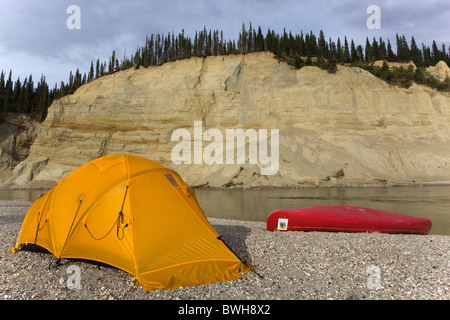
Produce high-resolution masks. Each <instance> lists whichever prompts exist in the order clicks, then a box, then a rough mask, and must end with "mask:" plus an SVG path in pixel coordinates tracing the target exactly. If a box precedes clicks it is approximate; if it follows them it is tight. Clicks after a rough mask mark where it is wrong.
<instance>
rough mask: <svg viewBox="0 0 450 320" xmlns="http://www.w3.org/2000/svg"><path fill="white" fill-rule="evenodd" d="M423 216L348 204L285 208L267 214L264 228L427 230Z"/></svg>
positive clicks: (423, 232)
mask: <svg viewBox="0 0 450 320" xmlns="http://www.w3.org/2000/svg"><path fill="white" fill-rule="evenodd" d="M430 228H431V221H430V220H428V219H425V218H419V217H412V216H408V215H404V214H399V213H394V212H389V211H381V210H376V209H369V208H361V207H349V206H321V207H310V208H299V209H284V210H277V211H274V212H272V213H271V214H270V215H269V216H268V217H267V230H271V231H272V230H302V231H343V232H380V233H418V234H428V232H429V231H430Z"/></svg>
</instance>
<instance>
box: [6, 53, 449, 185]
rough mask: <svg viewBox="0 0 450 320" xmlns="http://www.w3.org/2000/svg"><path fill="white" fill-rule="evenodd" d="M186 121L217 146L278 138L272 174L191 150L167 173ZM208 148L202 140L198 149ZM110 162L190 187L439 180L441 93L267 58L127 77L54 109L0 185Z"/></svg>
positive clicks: (444, 104) (445, 143)
mask: <svg viewBox="0 0 450 320" xmlns="http://www.w3.org/2000/svg"><path fill="white" fill-rule="evenodd" d="M195 121H200V123H201V125H202V126H201V130H202V133H204V132H205V131H206V130H208V129H217V130H218V131H219V132H221V133H223V135H224V137H225V132H226V130H227V129H237V128H242V129H243V130H248V129H252V130H255V131H257V130H260V129H268V131H269V132H270V129H278V130H279V167H278V171H277V173H276V174H273V175H262V174H261V168H262V167H264V164H262V162H259V161H258V162H257V163H256V164H250V163H249V161H245V163H244V164H239V163H236V162H237V161H236V162H235V163H233V164H227V163H225V161H224V163H223V164H217V163H214V164H208V163H205V162H202V163H200V164H196V163H194V152H195V150H194V141H192V163H190V164H175V163H174V161H173V155H172V151H173V149H174V147H175V146H177V144H178V143H179V141H172V140H171V137H172V134H173V133H174V131H175V130H176V129H180V128H183V129H186V130H187V131H189V132H191V133H192V140H194V122H195ZM217 130H216V132H217ZM203 138H204V137H203ZM216 142H217V141H216ZM210 143H212V139H211V142H209V141H207V140H204V141H203V144H202V148H203V149H202V150H200V151H201V152H203V151H204V150H205V147H206V146H208V145H209V144H210ZM197 146H198V145H197ZM223 150H226V146H225V141H224V148H223ZM269 150H270V149H269ZM197 151H198V150H197ZM247 151H248V150H247ZM113 153H132V154H138V155H142V156H145V157H148V158H150V159H153V160H156V161H158V162H160V163H162V164H163V165H165V166H168V167H170V168H173V169H175V170H176V171H178V172H179V173H180V175H181V176H182V177H183V178H184V179H185V181H186V182H187V183H189V184H190V185H192V186H210V187H224V186H225V187H231V186H240V187H264V186H276V187H297V186H302V185H314V186H317V185H361V184H380V183H381V184H383V183H398V182H411V181H416V182H424V181H436V180H439V181H440V180H450V95H449V94H448V93H442V92H438V91H436V90H433V89H430V88H427V87H424V86H419V85H415V84H414V85H412V86H411V87H410V88H408V89H404V88H399V87H394V86H390V85H388V84H386V83H385V82H383V81H382V80H380V79H378V78H376V77H374V76H373V75H371V74H370V73H368V72H366V71H364V70H361V69H359V68H354V67H345V66H339V67H338V71H337V72H336V73H335V74H330V73H328V72H326V71H323V70H321V69H319V68H317V67H304V68H301V69H299V70H296V69H294V68H293V67H291V66H289V65H287V64H285V63H279V62H278V61H277V60H276V59H274V57H273V55H272V54H270V53H254V54H248V55H229V56H217V57H208V58H191V59H185V60H180V61H175V62H170V63H166V64H164V65H162V66H155V67H149V68H142V67H141V68H139V69H134V68H132V69H128V70H125V71H120V72H117V73H114V74H112V75H108V76H104V77H101V78H98V79H96V80H94V81H92V82H90V83H89V84H87V85H84V86H82V87H80V88H79V89H78V90H77V91H76V92H75V93H74V94H72V95H69V96H66V97H64V98H62V99H59V100H57V101H55V102H54V103H53V104H52V106H51V107H50V108H49V111H48V117H47V119H46V120H45V121H44V122H43V123H42V125H40V127H39V128H38V133H37V137H36V139H35V141H34V143H33V145H32V147H31V150H30V153H29V156H28V158H27V159H26V160H24V161H23V162H21V163H19V164H18V165H17V166H16V167H15V170H14V171H13V172H12V174H11V175H10V176H9V177H8V179H6V181H5V183H4V185H3V187H6V188H30V187H33V188H42V187H43V188H48V187H51V186H52V185H53V184H54V183H56V182H57V181H59V180H60V179H61V178H63V177H64V176H66V175H67V174H68V173H70V172H71V171H72V170H74V169H75V168H77V167H78V166H80V165H82V164H84V163H86V162H88V161H90V160H92V159H94V158H97V157H99V156H103V155H106V154H113ZM246 160H248V158H246Z"/></svg>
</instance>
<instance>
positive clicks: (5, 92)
mask: <svg viewBox="0 0 450 320" xmlns="http://www.w3.org/2000/svg"><path fill="white" fill-rule="evenodd" d="M395 44H396V50H395V52H394V50H393V48H392V44H391V42H390V40H389V39H388V40H387V42H386V41H385V40H384V39H382V38H381V37H380V38H375V37H374V38H373V39H369V38H368V37H367V38H366V43H365V44H364V45H362V44H355V43H354V41H353V40H352V39H347V37H344V39H340V38H338V39H337V41H336V42H335V41H333V40H332V39H331V38H329V39H326V38H325V35H324V33H323V31H322V30H321V31H320V33H319V35H318V36H316V35H315V34H313V32H312V31H310V32H309V33H305V34H304V33H303V32H301V33H300V34H292V32H287V31H286V29H284V30H283V32H282V33H281V34H278V33H275V31H274V30H270V29H268V30H267V32H266V33H265V34H264V33H263V32H262V30H261V27H258V28H253V27H252V24H251V23H250V25H249V28H248V29H247V28H246V26H245V24H243V25H242V30H241V32H240V33H239V37H238V39H237V41H236V40H225V39H224V37H223V31H219V30H207V29H206V27H205V28H204V29H203V30H201V31H197V32H195V36H194V38H191V37H189V36H187V35H186V34H185V33H184V30H183V31H182V32H181V33H179V34H178V35H175V34H174V33H173V32H172V33H168V34H151V35H150V36H147V37H146V40H145V44H144V45H143V46H142V47H141V48H138V49H137V50H136V52H135V53H134V54H133V55H131V57H125V56H124V57H123V59H121V60H120V61H119V58H118V57H117V55H116V52H115V51H113V52H112V55H111V57H110V58H109V61H104V62H101V61H100V59H97V61H95V62H94V61H92V62H91V65H90V69H89V72H88V73H87V74H86V73H84V74H82V73H81V72H80V70H79V69H77V70H76V71H75V73H73V72H72V71H70V73H69V79H68V81H67V82H64V81H61V83H60V85H59V86H58V84H55V86H54V87H52V88H50V87H49V85H48V84H47V82H46V79H45V76H44V75H42V76H41V78H40V79H39V81H38V82H37V84H36V85H35V83H34V80H33V78H32V76H31V75H30V76H29V77H28V78H25V79H24V80H23V81H22V80H21V79H20V77H19V78H18V79H17V80H15V81H13V79H12V70H10V71H9V73H6V72H4V71H3V70H2V72H1V74H0V120H1V119H2V118H3V117H4V115H5V114H6V113H7V112H15V113H24V114H28V115H31V116H32V117H34V118H35V119H37V120H40V121H43V120H44V119H45V117H46V115H47V108H48V107H49V106H50V104H51V103H52V101H53V100H54V99H57V98H60V97H63V96H65V95H67V94H71V93H73V92H74V91H75V90H76V89H77V88H79V87H80V86H82V85H83V84H85V83H89V82H90V81H92V80H94V79H96V78H98V77H101V76H103V75H107V74H111V73H114V72H116V71H120V70H125V69H128V68H132V67H134V68H139V67H140V66H142V67H148V66H155V65H161V64H163V63H166V62H169V61H175V60H180V59H187V58H191V57H207V56H217V55H229V54H247V53H252V52H261V51H268V52H272V53H273V54H274V55H275V56H276V58H277V59H279V60H280V61H284V62H287V63H289V64H291V65H293V66H294V67H295V68H301V67H303V66H307V65H315V66H318V67H320V68H322V69H325V70H328V71H329V72H331V73H333V72H335V71H336V70H337V64H350V65H354V66H358V67H361V68H364V69H366V70H368V71H369V72H371V73H372V74H374V75H375V76H377V77H379V78H381V79H383V80H385V81H387V82H389V83H391V84H396V85H400V86H404V87H408V86H409V85H411V83H412V81H415V82H417V83H422V84H425V85H429V86H431V87H434V88H437V89H439V90H449V89H450V86H449V79H447V80H446V81H444V82H440V81H438V80H437V79H435V78H434V77H432V76H431V75H429V74H427V73H426V72H425V68H426V67H429V66H433V65H435V64H436V63H437V62H439V61H441V60H442V61H445V62H446V63H447V65H450V54H449V53H450V50H448V52H447V50H446V47H445V44H442V46H441V47H438V45H437V44H436V42H435V41H433V42H432V46H431V48H430V47H428V46H426V45H424V44H422V45H421V46H419V45H418V44H417V43H416V41H415V39H414V37H412V38H411V40H410V44H408V41H407V39H406V38H405V36H404V35H402V36H400V35H398V34H397V35H396V43H395ZM449 49H450V48H449ZM377 60H385V61H388V62H409V61H413V62H414V64H415V65H416V66H417V68H416V69H414V68H412V67H410V68H406V69H405V68H396V69H393V70H391V69H390V68H389V67H388V66H387V64H386V62H384V63H383V66H382V67H376V66H374V65H373V62H374V61H377Z"/></svg>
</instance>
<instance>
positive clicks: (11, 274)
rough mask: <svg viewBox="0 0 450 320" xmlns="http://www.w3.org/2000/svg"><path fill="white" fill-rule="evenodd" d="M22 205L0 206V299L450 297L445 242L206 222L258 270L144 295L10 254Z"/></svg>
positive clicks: (119, 276) (125, 277)
mask: <svg viewBox="0 0 450 320" xmlns="http://www.w3.org/2000/svg"><path fill="white" fill-rule="evenodd" d="M25 204H27V205H25ZM25 204H24V202H15V201H0V259H1V266H0V268H1V269H0V274H1V280H0V298H2V299H4V300H44V299H61V300H81V299H82V300H96V299H99V300H128V299H130V300H131V299H132V300H146V299H152V300H153V299H159V300H203V299H206V300H236V299H237V300H248V299H250V300H279V299H281V300H354V299H365V300H392V299H395V300H414V299H422V300H449V299H450V290H449V283H450V280H449V275H450V268H449V261H450V260H449V253H450V250H449V249H450V236H441V235H426V236H424V235H397V234H396V235H394V234H379V233H338V232H315V231H313V232H311V231H310V232H280V231H274V232H272V231H266V230H265V223H261V222H251V221H236V220H224V219H217V218H210V219H209V220H210V222H211V224H212V225H213V227H214V228H215V229H216V230H217V232H218V233H219V234H221V235H222V236H223V238H224V239H225V240H226V241H227V243H228V244H229V245H230V246H231V247H232V248H233V249H235V250H236V251H237V254H238V255H239V256H240V257H241V258H242V259H244V260H246V261H247V262H249V263H251V264H253V265H255V266H257V267H258V268H257V269H256V272H249V273H245V274H243V276H244V277H243V279H239V280H234V281H228V282H223V283H212V284H209V285H199V286H193V287H183V288H179V289H174V290H151V291H149V292H145V291H144V290H143V289H142V288H141V287H139V286H136V285H134V284H133V283H132V281H131V279H132V278H133V276H132V275H130V274H128V273H126V272H124V271H121V270H119V269H116V268H113V267H107V266H101V267H99V266H98V265H97V264H95V263H89V262H86V261H79V260H66V259H63V260H62V264H61V265H60V266H59V267H51V266H52V265H53V264H54V262H55V257H54V256H52V255H51V254H47V253H41V252H32V251H26V250H21V251H19V252H17V253H15V254H12V253H11V248H12V247H13V246H14V245H15V242H16V239H17V236H18V233H19V231H20V227H21V224H22V221H23V218H24V216H25V213H26V211H27V209H28V206H29V205H30V204H31V203H25ZM71 265H77V266H78V267H79V268H80V272H81V278H80V286H79V287H76V286H72V288H68V282H67V279H68V276H70V274H68V273H67V272H66V271H67V268H68V267H69V266H71ZM49 266H50V267H49ZM74 287H75V288H74Z"/></svg>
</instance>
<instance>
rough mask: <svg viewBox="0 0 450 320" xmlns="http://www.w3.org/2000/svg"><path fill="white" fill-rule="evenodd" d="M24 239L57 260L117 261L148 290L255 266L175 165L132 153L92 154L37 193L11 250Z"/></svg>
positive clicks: (230, 275) (222, 277)
mask: <svg viewBox="0 0 450 320" xmlns="http://www.w3.org/2000/svg"><path fill="white" fill-rule="evenodd" d="M26 243H32V244H36V245H39V246H41V247H44V248H45V249H47V250H48V251H50V252H51V253H52V254H54V255H55V256H56V257H57V258H58V259H61V258H75V259H76V258H79V259H89V260H95V261H99V262H103V263H106V264H109V265H112V266H115V267H117V268H120V269H122V270H124V271H126V272H129V273H130V274H132V275H134V276H135V279H134V280H136V281H137V282H138V283H139V284H140V285H141V286H142V287H143V288H144V290H146V291H148V290H151V289H171V288H177V287H181V286H190V285H198V284H208V283H211V282H223V281H228V280H233V279H238V278H241V277H242V275H241V274H240V272H241V271H242V272H248V271H250V270H253V269H254V267H253V266H251V265H249V264H247V263H245V262H243V261H241V260H240V259H239V258H238V257H237V256H236V254H235V253H234V252H233V251H231V250H230V248H229V247H228V245H227V244H226V243H225V242H224V241H223V240H222V238H221V237H220V236H219V234H218V233H217V232H216V231H215V229H214V228H213V227H212V226H211V224H210V223H209V222H208V220H207V218H206V216H205V214H204V212H203V211H202V209H201V208H200V206H199V204H198V202H197V199H196V196H195V192H194V190H193V189H192V188H190V187H189V186H188V185H187V184H186V183H185V182H184V181H183V180H182V179H181V178H180V176H179V175H178V174H177V173H176V172H175V171H172V170H170V169H168V168H166V167H164V166H162V165H160V164H159V163H157V162H154V161H152V160H148V159H146V158H143V157H139V156H133V155H110V156H105V157H102V158H98V159H96V160H93V161H91V162H89V163H87V164H85V165H83V166H81V167H80V168H78V169H76V170H75V171H73V172H72V173H71V174H69V175H68V176H67V177H66V178H64V179H62V180H61V181H60V182H58V184H56V185H55V186H54V187H53V188H52V189H51V190H49V191H48V192H47V193H45V194H44V195H43V196H41V197H40V198H39V199H37V200H36V201H35V202H34V203H33V204H32V206H31V207H30V209H29V210H28V212H27V214H26V216H25V219H24V222H23V225H22V229H21V231H20V235H19V238H18V240H17V244H16V246H15V248H14V249H13V252H15V251H17V250H18V249H19V248H20V247H21V245H22V244H26Z"/></svg>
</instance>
